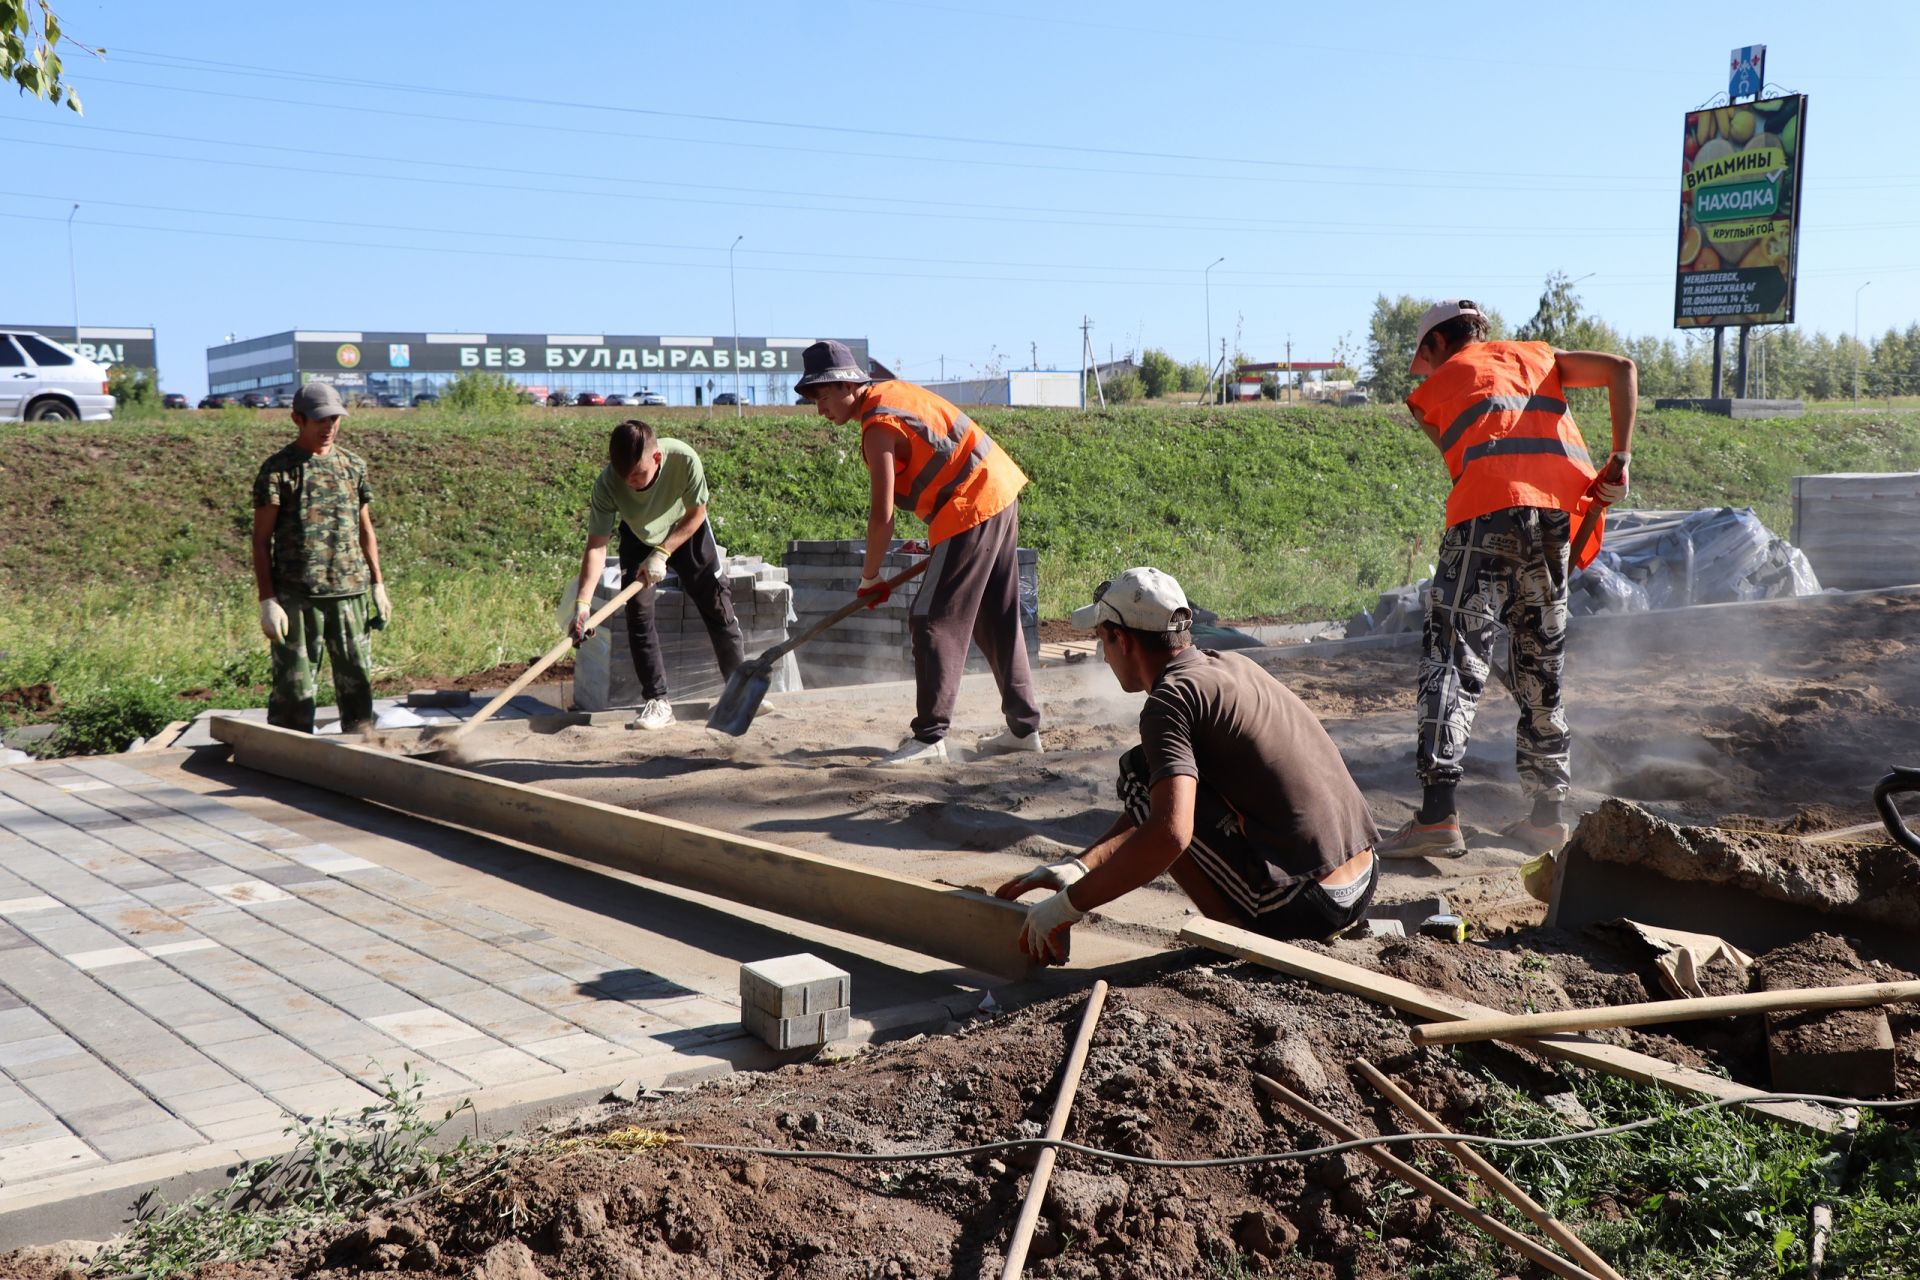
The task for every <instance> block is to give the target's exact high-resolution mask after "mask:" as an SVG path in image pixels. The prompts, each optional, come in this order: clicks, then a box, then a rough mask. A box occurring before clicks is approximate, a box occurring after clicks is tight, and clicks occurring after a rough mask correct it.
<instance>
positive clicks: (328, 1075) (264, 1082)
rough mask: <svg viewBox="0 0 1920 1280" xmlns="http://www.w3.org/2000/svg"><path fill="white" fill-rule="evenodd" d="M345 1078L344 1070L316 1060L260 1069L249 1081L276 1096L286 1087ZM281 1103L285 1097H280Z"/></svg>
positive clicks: (291, 1087) (325, 1082)
mask: <svg viewBox="0 0 1920 1280" xmlns="http://www.w3.org/2000/svg"><path fill="white" fill-rule="evenodd" d="M345 1079H346V1075H345V1073H344V1072H342V1071H340V1070H338V1069H337V1068H335V1067H333V1066H331V1065H330V1064H328V1063H325V1062H319V1061H316V1062H314V1063H313V1065H311V1066H303V1067H281V1068H279V1069H278V1070H274V1071H262V1072H260V1073H259V1074H258V1075H256V1076H254V1077H253V1079H252V1080H251V1082H250V1083H252V1085H253V1086H254V1087H255V1088H256V1089H259V1090H260V1091H261V1092H262V1093H265V1094H269V1095H273V1096H276V1097H277V1096H278V1095H280V1094H281V1093H282V1092H283V1091H285V1090H288V1089H299V1088H304V1087H306V1086H308V1085H319V1084H331V1083H334V1082H336V1081H343V1080H345ZM281 1101H282V1103H283V1105H284V1104H285V1099H284V1098H283V1099H281Z"/></svg>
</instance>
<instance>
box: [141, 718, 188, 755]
mask: <svg viewBox="0 0 1920 1280" xmlns="http://www.w3.org/2000/svg"><path fill="white" fill-rule="evenodd" d="M192 723H193V721H191V720H174V721H170V722H169V723H167V724H165V725H162V726H161V727H160V728H158V729H156V730H154V732H153V734H152V736H150V737H149V738H148V739H147V740H146V741H145V742H142V743H141V744H140V745H139V746H137V747H130V748H128V749H129V750H132V751H163V750H165V749H166V748H168V747H170V746H172V745H173V740H174V739H175V738H178V737H179V736H180V735H181V734H183V733H185V732H186V731H187V726H188V725H190V724H192Z"/></svg>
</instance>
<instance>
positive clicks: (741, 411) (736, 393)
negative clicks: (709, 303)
mask: <svg viewBox="0 0 1920 1280" xmlns="http://www.w3.org/2000/svg"><path fill="white" fill-rule="evenodd" d="M746 238H747V237H746V233H744V232H742V233H741V234H740V235H737V236H735V237H734V238H733V243H732V244H730V245H728V246H727V305H728V306H729V307H730V308H731V309H732V311H733V416H734V417H736V418H744V417H746V416H747V411H746V409H745V407H744V406H742V405H741V403H740V304H739V303H738V302H737V301H735V300H734V293H733V251H734V250H735V249H738V248H739V247H740V242H741V241H742V240H745V239H746Z"/></svg>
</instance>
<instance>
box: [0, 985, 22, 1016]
mask: <svg viewBox="0 0 1920 1280" xmlns="http://www.w3.org/2000/svg"><path fill="white" fill-rule="evenodd" d="M26 1005H27V1002H26V1001H25V1000H22V999H21V998H20V997H19V996H17V995H15V994H13V992H12V991H11V990H9V989H8V988H7V987H6V986H4V985H0V1017H4V1016H5V1015H6V1014H7V1013H8V1012H9V1011H10V1010H13V1009H24V1008H26Z"/></svg>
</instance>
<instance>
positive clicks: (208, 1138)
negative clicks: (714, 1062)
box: [0, 758, 800, 1201]
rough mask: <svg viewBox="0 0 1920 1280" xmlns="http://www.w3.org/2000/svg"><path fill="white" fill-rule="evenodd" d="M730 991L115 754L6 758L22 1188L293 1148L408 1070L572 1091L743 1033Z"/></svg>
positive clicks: (2, 838)
mask: <svg viewBox="0 0 1920 1280" xmlns="http://www.w3.org/2000/svg"><path fill="white" fill-rule="evenodd" d="M472 896H478V895H472ZM795 949H800V948H798V947H796V948H795ZM708 986H709V989H708V991H707V992H706V993H702V992H701V991H697V990H694V989H691V988H689V987H686V986H681V985H679V984H677V983H675V982H674V981H672V980H670V979H668V978H666V977H663V976H661V975H659V974H656V973H652V972H648V971H647V970H645V969H642V968H637V967H634V966H633V965H632V964H630V963H627V962H623V961H621V960H620V959H617V958H615V957H614V956H612V955H609V954H606V953H604V952H602V951H599V950H596V949H595V948H594V947H593V946H590V945H587V944H585V943H582V942H578V941H575V940H573V939H571V938H567V937H556V936H554V935H553V934H552V933H549V932H547V931H546V930H543V929H539V928H531V927H529V926H528V925H526V924H525V923H524V922H522V921H521V920H517V919H514V918H512V917H509V916H507V915H504V914H501V913H500V912H498V911H494V910H489V909H488V908H487V907H485V906H480V905H474V904H472V902H471V900H470V898H469V900H466V901H462V900H458V899H454V898H451V897H450V895H448V894H446V893H444V892H441V891H439V889H438V888H437V887H436V886H434V885H430V884H428V883H425V882H423V881H421V880H419V879H416V878H414V877H412V876H408V875H404V874H401V873H399V872H397V871H393V870H389V869H387V868H385V867H383V866H380V865H377V864H376V863H374V862H372V861H369V860H367V859H365V858H361V857H358V856H355V855H354V854H351V853H348V852H345V851H343V850H342V849H340V848H338V847H336V846H335V845H332V844H327V843H315V842H314V840H313V838H312V836H311V835H304V836H303V835H300V834H296V833H295V832H294V831H292V830H289V829H288V828H287V827H285V826H280V825H276V824H275V823H273V822H270V821H265V820H263V819H262V818H260V817H258V816H254V815H252V814H249V813H248V812H245V811H243V810H242V809H240V808H236V807H233V806H230V805H228V804H226V803H223V802H221V801H220V800H218V799H214V798H212V797H209V796H206V795H202V794H199V793H196V792H195V791H192V790H188V789H185V788H183V787H180V786H176V785H173V784H172V783H170V782H168V781H166V780H165V779H164V778H156V777H155V776H152V775H151V774H149V773H147V772H143V771H141V770H138V769H134V768H130V767H128V765H126V764H122V763H118V762H115V761H114V760H112V759H108V758H98V759H74V760H70V761H61V762H53V763H45V764H34V765H16V766H12V767H7V768H0V1187H5V1188H6V1191H0V1201H3V1200H5V1199H7V1198H8V1197H7V1192H10V1191H13V1190H15V1189H16V1188H18V1187H20V1185H21V1184H23V1183H33V1182H36V1181H42V1180H46V1179H48V1178H57V1177H58V1175H62V1174H66V1173H69V1172H72V1171H78V1170H86V1169H90V1168H99V1167H101V1166H104V1165H107V1164H109V1163H112V1162H122V1161H137V1160H140V1159H141V1158H142V1157H152V1156H156V1155H160V1154H162V1153H170V1152H189V1153H191V1152H194V1151H195V1150H196V1149H204V1150H203V1152H202V1154H204V1155H205V1156H206V1157H207V1159H205V1160H203V1161H201V1163H202V1164H208V1165H212V1164H217V1163H219V1157H220V1156H221V1155H223V1154H225V1155H232V1154H234V1153H235V1151H236V1149H237V1150H238V1151H240V1152H241V1153H246V1152H248V1149H249V1148H250V1147H251V1148H253V1149H254V1150H255V1151H257V1150H258V1149H259V1148H260V1146H261V1144H263V1143H269V1142H284V1139H283V1138H282V1131H283V1129H284V1127H285V1125H286V1123H287V1113H294V1114H303V1115H312V1114H319V1113H323V1112H326V1111H328V1110H333V1109H339V1110H357V1109H358V1108H360V1107H362V1106H365V1105H367V1104H369V1103H372V1102H374V1101H375V1100H376V1097H377V1092H378V1090H379V1089H380V1088H381V1083H380V1082H381V1080H382V1078H383V1077H386V1076H389V1075H392V1074H396V1073H398V1072H399V1071H400V1070H401V1069H402V1066H403V1064H406V1063H412V1064H415V1065H416V1066H417V1067H418V1068H419V1069H420V1070H422V1071H424V1072H425V1073H426V1075H427V1077H428V1090H429V1094H430V1095H431V1096H447V1095H461V1094H465V1093H469V1092H472V1091H477V1090H481V1091H483V1090H487V1089H492V1088H499V1087H503V1086H505V1087H511V1086H515V1085H527V1084H532V1085H533V1086H535V1088H536V1090H537V1087H538V1086H539V1085H540V1084H541V1083H542V1082H543V1081H545V1082H549V1083H551V1085H552V1088H551V1095H550V1096H562V1095H565V1094H566V1093H568V1092H569V1088H568V1083H567V1079H566V1077H567V1076H568V1075H570V1074H578V1075H581V1076H582V1077H583V1080H582V1084H580V1085H575V1086H574V1089H576V1090H577V1089H578V1088H580V1087H588V1086H586V1085H585V1083H584V1077H585V1076H586V1075H587V1074H601V1073H603V1072H604V1070H607V1069H611V1070H614V1071H618V1070H620V1069H621V1068H622V1067H623V1066H624V1065H627V1064H633V1065H638V1064H639V1063H641V1062H642V1061H643V1060H644V1059H648V1058H652V1059H653V1060H654V1061H655V1062H656V1063H657V1062H658V1061H659V1060H660V1055H662V1054H673V1053H682V1054H684V1053H688V1052H692V1053H695V1054H698V1053H702V1052H706V1051H707V1048H706V1047H707V1046H715V1045H717V1044H718V1042H720V1041H722V1040H727V1039H736V1038H738V1037H739V1036H740V1034H741V1033H740V1028H739V1010H738V1007H737V1005H736V1004H734V1003H732V1002H729V1001H728V1000H727V999H726V998H725V996H724V994H723V993H721V992H718V991H714V990H713V989H712V984H708ZM521 1092H522V1093H525V1092H526V1090H525V1089H522V1090H521ZM182 1167H185V1166H184V1165H183V1166H182Z"/></svg>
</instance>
